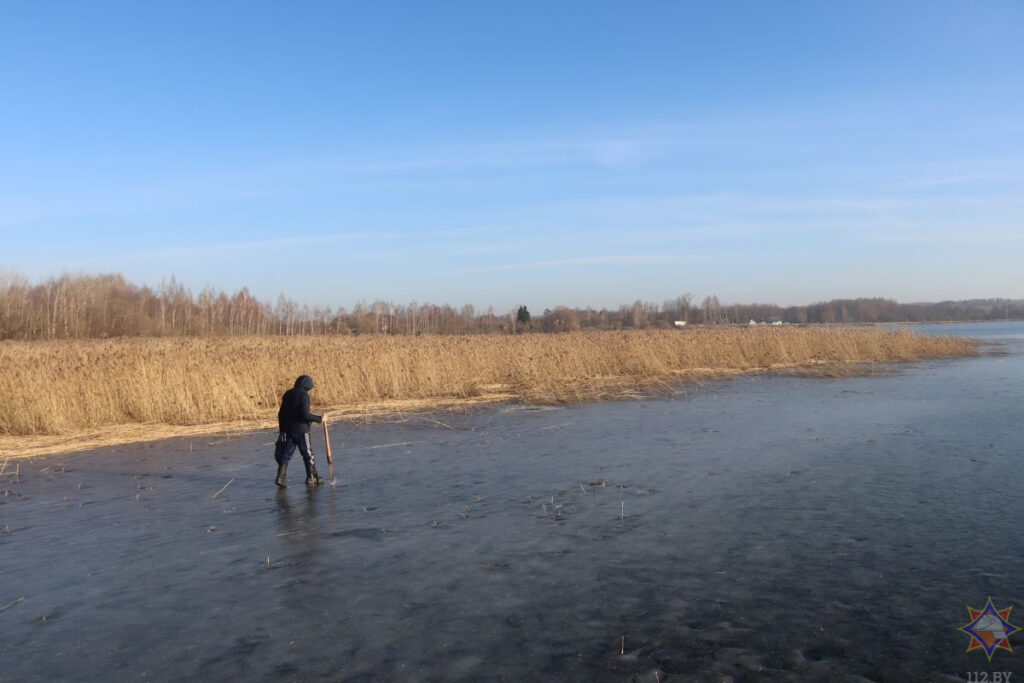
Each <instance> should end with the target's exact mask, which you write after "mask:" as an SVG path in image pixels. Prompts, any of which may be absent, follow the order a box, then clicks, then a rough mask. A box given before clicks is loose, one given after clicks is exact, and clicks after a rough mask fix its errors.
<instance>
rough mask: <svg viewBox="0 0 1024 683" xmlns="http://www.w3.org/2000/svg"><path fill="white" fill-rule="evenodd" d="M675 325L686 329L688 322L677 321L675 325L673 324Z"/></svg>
mask: <svg viewBox="0 0 1024 683" xmlns="http://www.w3.org/2000/svg"><path fill="white" fill-rule="evenodd" d="M673 324H674V325H675V326H676V327H686V321H685V320H677V321H675V323H673Z"/></svg>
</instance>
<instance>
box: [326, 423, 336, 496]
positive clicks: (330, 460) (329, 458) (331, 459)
mask: <svg viewBox="0 0 1024 683" xmlns="http://www.w3.org/2000/svg"><path fill="white" fill-rule="evenodd" d="M324 445H325V446H326V447H327V469H329V470H330V475H331V483H332V484H333V483H334V457H333V456H331V435H330V434H329V433H328V432H327V416H326V415H324Z"/></svg>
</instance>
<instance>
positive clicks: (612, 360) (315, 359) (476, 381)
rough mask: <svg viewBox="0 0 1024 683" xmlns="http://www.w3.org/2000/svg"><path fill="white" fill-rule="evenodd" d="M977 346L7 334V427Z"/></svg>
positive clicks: (636, 336)
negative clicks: (294, 392)
mask: <svg viewBox="0 0 1024 683" xmlns="http://www.w3.org/2000/svg"><path fill="white" fill-rule="evenodd" d="M976 352H977V343H976V342H974V341H972V340H964V339H957V338H953V337H928V336H924V335H919V334H914V333H911V332H905V331H898V332H888V331H882V330H878V329H869V328H853V329H850V328H828V327H801V328H791V327H784V328H763V327H762V328H749V329H748V328H698V329H689V330H684V331H674V330H672V331H622V332H589V333H574V334H558V335H552V334H524V335H517V336H465V337H452V336H424V337H382V336H359V337H302V338H294V337H293V338H280V337H229V338H187V339H113V340H84V341H83V340H79V341H64V342H4V343H0V367H2V368H3V372H2V374H0V389H2V391H3V397H4V400H3V401H2V402H0V435H5V436H6V437H23V436H27V435H64V436H66V437H67V436H74V435H76V434H85V433H87V432H89V431H95V430H98V429H101V428H108V427H112V426H117V425H139V424H153V425H156V424H162V425H192V426H198V425H210V424H212V423H229V422H230V423H235V424H238V423H251V424H256V423H261V424H265V423H266V421H267V420H268V419H271V418H272V417H273V415H274V412H275V410H276V407H277V403H278V400H279V397H280V395H281V393H282V392H283V391H284V390H285V389H287V388H288V387H290V386H291V385H292V382H293V381H294V379H295V377H296V376H297V375H300V374H310V375H312V376H313V377H314V379H315V380H316V385H317V387H316V389H315V390H314V392H313V402H314V405H315V406H320V407H323V406H331V407H332V408H336V409H348V410H349V411H352V410H357V409H359V407H361V406H362V407H366V406H371V405H380V404H385V405H386V404H387V403H388V402H395V401H399V402H405V403H407V404H410V405H421V406H431V405H440V404H444V403H445V402H449V403H453V402H454V403H465V402H474V401H486V400H498V399H505V398H513V397H515V398H521V399H523V400H526V401H531V402H573V401H581V400H589V399H599V398H605V397H609V396H616V395H622V393H623V391H624V390H628V389H630V388H636V387H643V386H651V385H654V384H658V383H665V382H668V381H673V380H675V381H678V380H680V379H685V377H686V376H689V375H704V376H706V375H715V374H730V373H735V372H751V371H757V370H763V369H771V368H778V367H794V366H812V365H815V364H823V363H824V364H862V363H872V362H891V361H911V360H918V359H922V358H934V357H943V356H960V355H971V354H974V353H976ZM3 441H5V442H8V443H10V439H9V438H4V439H3Z"/></svg>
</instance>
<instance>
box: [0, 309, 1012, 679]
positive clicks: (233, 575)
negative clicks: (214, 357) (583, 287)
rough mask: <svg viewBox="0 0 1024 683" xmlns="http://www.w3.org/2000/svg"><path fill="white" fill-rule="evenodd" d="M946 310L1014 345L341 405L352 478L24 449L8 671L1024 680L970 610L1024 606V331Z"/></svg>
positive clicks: (254, 454) (6, 507)
mask: <svg viewBox="0 0 1024 683" xmlns="http://www.w3.org/2000/svg"><path fill="white" fill-rule="evenodd" d="M924 329H926V330H927V331H933V330H937V331H939V332H940V333H952V334H966V335H968V336H975V337H981V338H988V339H992V340H994V341H996V342H998V343H999V344H1000V345H1001V346H1000V353H998V354H988V355H984V356H982V357H978V358H973V359H963V360H951V361H934V362H925V363H920V364H914V365H904V366H899V367H897V368H896V369H895V371H894V372H893V373H891V374H884V375H878V376H872V377H858V378H852V379H809V378H798V377H784V376H764V375H762V376H751V377H744V378H739V379H732V380H727V381H716V382H712V383H709V384H706V385H704V386H702V387H699V388H694V387H688V388H687V389H686V391H685V393H684V394H680V395H679V396H676V397H673V398H664V399H651V400H644V401H633V402H610V403H595V404H587V405H578V406H570V407H562V408H544V409H529V408H524V407H518V406H499V407H488V408H483V409H479V410H473V411H470V412H468V413H465V414H456V415H452V414H437V415H432V416H409V417H408V418H407V419H406V420H405V421H401V422H394V423H378V424H365V425H358V426H346V425H342V424H337V425H335V426H333V427H332V433H331V436H332V441H333V445H334V451H335V457H336V461H337V470H338V475H339V485H338V486H337V488H335V489H332V488H330V487H328V486H323V487H320V488H319V489H317V490H313V491H308V490H307V489H306V487H305V485H304V484H303V483H302V476H301V474H302V473H301V469H302V468H301V462H299V461H297V460H296V461H293V465H292V467H291V472H290V478H289V481H290V485H289V487H288V488H287V489H286V490H283V491H278V490H277V489H276V487H274V485H273V478H274V474H275V471H274V464H273V460H272V441H273V438H274V435H273V434H272V433H271V432H268V431H263V432H255V433H250V434H248V435H245V436H242V437H236V438H231V439H228V440H223V439H220V438H215V437H197V438H193V439H177V440H172V441H164V442H159V443H153V444H142V445H130V446H124V447H119V448H107V449H102V450H97V451H93V452H90V453H81V454H74V455H65V456H48V457H40V458H36V459H33V460H30V461H21V463H20V472H19V476H18V478H17V479H15V478H14V477H13V476H12V475H11V474H10V470H11V469H12V468H13V465H11V464H9V465H8V467H7V471H5V473H4V474H3V475H2V476H0V489H2V490H3V491H4V496H3V497H0V527H2V531H3V533H2V535H0V577H2V583H0V608H4V607H5V606H7V607H6V609H3V611H2V612H0V680H3V681H44V680H97V681H99V680H104V681H106V680H146V681H150V680H152V681H172V680H186V679H187V680H205V681H211V680H213V681H217V680H246V681H259V680H266V681H280V680H331V681H339V680H341V681H456V680H473V681H497V680H505V681H563V680H564V681H632V680H639V681H657V680H660V681H679V680H730V679H731V680H736V681H762V680H767V681H798V680H820V681H844V680H848V681H862V680H865V679H867V680H874V681H933V680H965V679H966V677H967V672H974V671H1013V672H1017V667H1016V665H1015V662H1016V658H1017V657H1019V655H1015V654H1013V653H1010V652H1005V651H997V652H996V653H995V655H994V656H993V660H992V662H991V663H989V662H988V661H987V659H986V657H985V655H984V654H982V653H981V652H978V651H975V652H970V653H968V652H965V650H966V648H967V645H968V642H969V638H968V636H966V635H965V634H964V633H962V632H960V631H958V630H957V629H958V627H960V626H962V625H964V624H966V623H967V621H968V613H967V609H966V605H971V606H973V607H977V608H980V607H983V606H984V604H985V601H986V600H987V598H988V597H989V596H991V597H992V599H993V602H994V603H995V604H996V606H997V607H999V608H1000V609H1002V608H1004V607H1007V606H1010V605H1014V606H1016V609H1014V612H1013V613H1012V614H1011V619H1010V620H1011V621H1012V622H1014V623H1015V624H1017V625H1024V624H1022V622H1024V617H1022V616H1020V615H1018V614H1017V613H1018V611H1019V612H1020V613H1021V614H1024V607H1021V606H1022V605H1024V591H1022V587H1024V582H1022V580H1021V576H1022V575H1024V571H1022V570H1024V554H1022V552H1021V547H1022V544H1021V541H1022V531H1021V524H1020V519H1021V517H1022V512H1024V497H1022V484H1024V476H1022V475H1024V426H1022V424H1024V324H1016V323H1005V324H988V325H944V326H930V327H928V328H924ZM313 399H314V405H315V403H316V392H313ZM317 436H318V439H317V440H315V443H316V444H318V445H319V444H320V443H322V432H318V433H317ZM322 450H323V449H322V448H320V451H321V452H322ZM320 461H321V465H322V468H321V469H322V470H323V473H324V475H325V476H326V462H324V459H323V456H322V454H321V456H320ZM229 480H233V481H232V483H231V485H230V486H228V487H227V488H226V489H225V490H224V491H223V492H222V493H220V494H219V495H218V496H217V497H216V498H214V497H213V496H214V494H215V493H217V492H218V490H219V489H221V487H223V486H224V484H226V483H227V482H228V481H229ZM19 598H24V599H23V600H20V601H19ZM8 605H9V606H8ZM1010 640H1011V644H1012V645H1017V644H1018V643H1020V645H1021V646H1024V641H1022V640H1020V639H1018V640H1017V641H1016V642H1014V636H1011V637H1010ZM622 652H625V654H624V655H623V654H621V653H622ZM1017 675H1021V676H1024V672H1021V673H1017ZM1017 675H1015V676H1014V678H1015V679H1016V677H1017Z"/></svg>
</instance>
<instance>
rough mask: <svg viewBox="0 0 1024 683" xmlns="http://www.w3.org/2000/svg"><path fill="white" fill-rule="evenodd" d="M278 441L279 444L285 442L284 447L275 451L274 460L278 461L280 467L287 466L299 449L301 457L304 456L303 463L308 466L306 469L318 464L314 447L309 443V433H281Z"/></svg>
mask: <svg viewBox="0 0 1024 683" xmlns="http://www.w3.org/2000/svg"><path fill="white" fill-rule="evenodd" d="M296 437H298V438H296ZM277 441H278V444H281V443H282V442H283V447H279V448H277V449H275V451H274V456H275V458H274V459H275V460H277V464H278V465H287V464H288V461H289V460H291V459H292V455H293V454H294V453H295V449H296V448H298V449H299V455H301V456H302V461H303V462H304V463H305V464H306V467H312V466H313V465H315V464H316V457H315V456H314V455H313V445H312V443H310V441H309V433H308V432H307V433H306V434H294V435H293V434H285V433H284V432H281V433H280V434H279V435H278V437H277ZM278 453H280V456H278Z"/></svg>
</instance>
